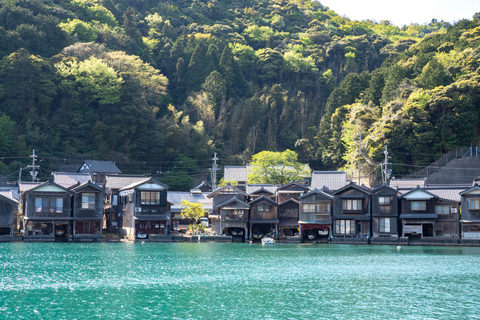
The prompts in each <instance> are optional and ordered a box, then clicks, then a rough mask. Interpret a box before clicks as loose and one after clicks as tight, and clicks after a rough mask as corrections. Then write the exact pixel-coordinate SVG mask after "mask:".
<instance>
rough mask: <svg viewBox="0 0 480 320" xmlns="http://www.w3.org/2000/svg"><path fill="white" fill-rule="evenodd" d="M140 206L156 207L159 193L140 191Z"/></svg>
mask: <svg viewBox="0 0 480 320" xmlns="http://www.w3.org/2000/svg"><path fill="white" fill-rule="evenodd" d="M141 197H142V204H147V205H148V204H150V205H158V204H160V192H158V191H142V194H141Z"/></svg>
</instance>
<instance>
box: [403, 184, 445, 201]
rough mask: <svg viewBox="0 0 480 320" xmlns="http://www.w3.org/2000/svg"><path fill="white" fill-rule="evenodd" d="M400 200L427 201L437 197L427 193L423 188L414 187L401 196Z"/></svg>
mask: <svg viewBox="0 0 480 320" xmlns="http://www.w3.org/2000/svg"><path fill="white" fill-rule="evenodd" d="M400 198H406V199H412V200H428V199H431V198H438V196H436V195H434V194H433V193H430V192H428V191H427V190H425V189H423V188H420V187H416V188H415V189H413V190H410V191H408V192H407V193H404V194H402V195H401V196H400Z"/></svg>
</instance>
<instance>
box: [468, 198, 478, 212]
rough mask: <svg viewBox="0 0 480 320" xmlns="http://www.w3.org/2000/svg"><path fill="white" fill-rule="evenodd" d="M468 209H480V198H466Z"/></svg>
mask: <svg viewBox="0 0 480 320" xmlns="http://www.w3.org/2000/svg"><path fill="white" fill-rule="evenodd" d="M467 209H468V210H480V199H467Z"/></svg>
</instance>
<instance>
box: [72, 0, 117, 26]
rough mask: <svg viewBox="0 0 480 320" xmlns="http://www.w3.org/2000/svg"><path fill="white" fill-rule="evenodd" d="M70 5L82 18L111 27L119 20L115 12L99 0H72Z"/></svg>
mask: <svg viewBox="0 0 480 320" xmlns="http://www.w3.org/2000/svg"><path fill="white" fill-rule="evenodd" d="M69 7H70V8H72V10H74V11H76V12H78V13H79V15H80V19H82V20H84V21H87V22H92V21H97V22H99V23H102V24H106V25H108V26H109V27H116V26H117V25H118V23H117V20H116V19H115V17H114V16H113V14H112V13H111V12H110V11H109V10H108V9H107V8H105V7H104V6H102V5H101V4H99V3H98V1H97V0H71V1H70V4H69Z"/></svg>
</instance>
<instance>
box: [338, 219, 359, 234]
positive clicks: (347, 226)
mask: <svg viewBox="0 0 480 320" xmlns="http://www.w3.org/2000/svg"><path fill="white" fill-rule="evenodd" d="M347 230H348V232H347ZM356 231H357V230H356V227H355V220H335V234H338V235H350V234H356Z"/></svg>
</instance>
